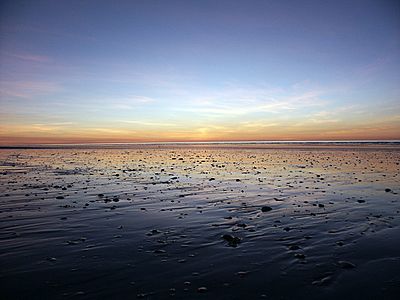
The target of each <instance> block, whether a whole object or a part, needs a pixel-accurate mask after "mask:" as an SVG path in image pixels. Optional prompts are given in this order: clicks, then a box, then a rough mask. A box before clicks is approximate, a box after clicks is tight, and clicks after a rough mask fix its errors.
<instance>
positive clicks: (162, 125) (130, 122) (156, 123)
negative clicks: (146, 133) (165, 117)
mask: <svg viewBox="0 0 400 300" xmlns="http://www.w3.org/2000/svg"><path fill="white" fill-rule="evenodd" d="M121 122H122V123H128V124H136V125H143V126H157V127H164V126H168V127H172V126H178V125H177V124H173V123H164V122H147V121H130V120H127V121H121Z"/></svg>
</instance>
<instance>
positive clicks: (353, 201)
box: [0, 145, 400, 299]
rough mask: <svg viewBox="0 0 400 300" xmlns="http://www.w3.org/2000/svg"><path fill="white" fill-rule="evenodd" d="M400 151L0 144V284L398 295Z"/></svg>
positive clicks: (39, 294)
mask: <svg viewBox="0 0 400 300" xmlns="http://www.w3.org/2000/svg"><path fill="white" fill-rule="evenodd" d="M261 148H263V147H261ZM399 162H400V149H399V147H398V146H397V147H396V146H390V147H377V146H373V147H347V146H345V147H344V146H337V145H335V146H324V147H301V146H299V145H297V146H296V147H293V146H292V147H264V148H263V149H260V147H249V146H248V145H247V146H243V147H240V146H229V147H222V146H219V147H215V146H209V147H204V146H190V147H185V146H179V147H178V146H164V147H160V146H140V147H136V148H135V147H131V148H125V149H25V150H23V149H18V150H16V149H3V150H0V168H1V169H0V172H1V173H0V174H1V175H0V180H1V182H0V183H1V185H0V222H1V223H0V226H1V232H0V238H1V240H0V242H1V244H0V260H1V268H0V276H1V277H0V281H1V283H2V284H1V285H2V296H4V297H5V298H4V299H34V298H35V299H43V298H46V297H47V298H49V299H58V298H60V299H69V298H82V299H89V298H108V299H109V298H112V297H113V298H115V299H128V298H130V299H131V298H134V299H135V298H144V299H163V298H170V297H172V298H175V299H183V298H184V299H258V298H261V299H262V298H266V299H322V298H325V299H339V298H345V299H395V296H396V295H398V294H400V272H399V270H400V227H399V225H400V202H399V194H398V193H399V192H400V191H399V189H400V188H399V187H400V175H399V174H400V166H399Z"/></svg>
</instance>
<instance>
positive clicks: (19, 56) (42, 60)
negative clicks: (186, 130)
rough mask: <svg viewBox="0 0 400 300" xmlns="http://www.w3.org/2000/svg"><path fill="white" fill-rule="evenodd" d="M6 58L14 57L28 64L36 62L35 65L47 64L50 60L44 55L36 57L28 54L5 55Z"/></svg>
mask: <svg viewBox="0 0 400 300" xmlns="http://www.w3.org/2000/svg"><path fill="white" fill-rule="evenodd" d="M6 55H7V56H10V57H14V58H17V59H20V60H23V61H30V62H36V63H48V62H51V61H52V59H51V58H50V57H48V56H44V55H36V54H30V53H14V54H12V53H7V54H6Z"/></svg>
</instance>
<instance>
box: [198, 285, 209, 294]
mask: <svg viewBox="0 0 400 300" xmlns="http://www.w3.org/2000/svg"><path fill="white" fill-rule="evenodd" d="M197 292H199V293H205V292H207V288H206V287H205V286H201V287H199V288H198V289H197Z"/></svg>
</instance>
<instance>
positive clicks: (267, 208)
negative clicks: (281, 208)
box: [261, 206, 272, 212]
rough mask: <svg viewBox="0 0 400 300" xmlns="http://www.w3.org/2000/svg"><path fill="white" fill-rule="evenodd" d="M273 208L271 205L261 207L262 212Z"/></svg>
mask: <svg viewBox="0 0 400 300" xmlns="http://www.w3.org/2000/svg"><path fill="white" fill-rule="evenodd" d="M271 210H272V208H271V207H269V206H263V207H261V211H262V212H268V211H271Z"/></svg>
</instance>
